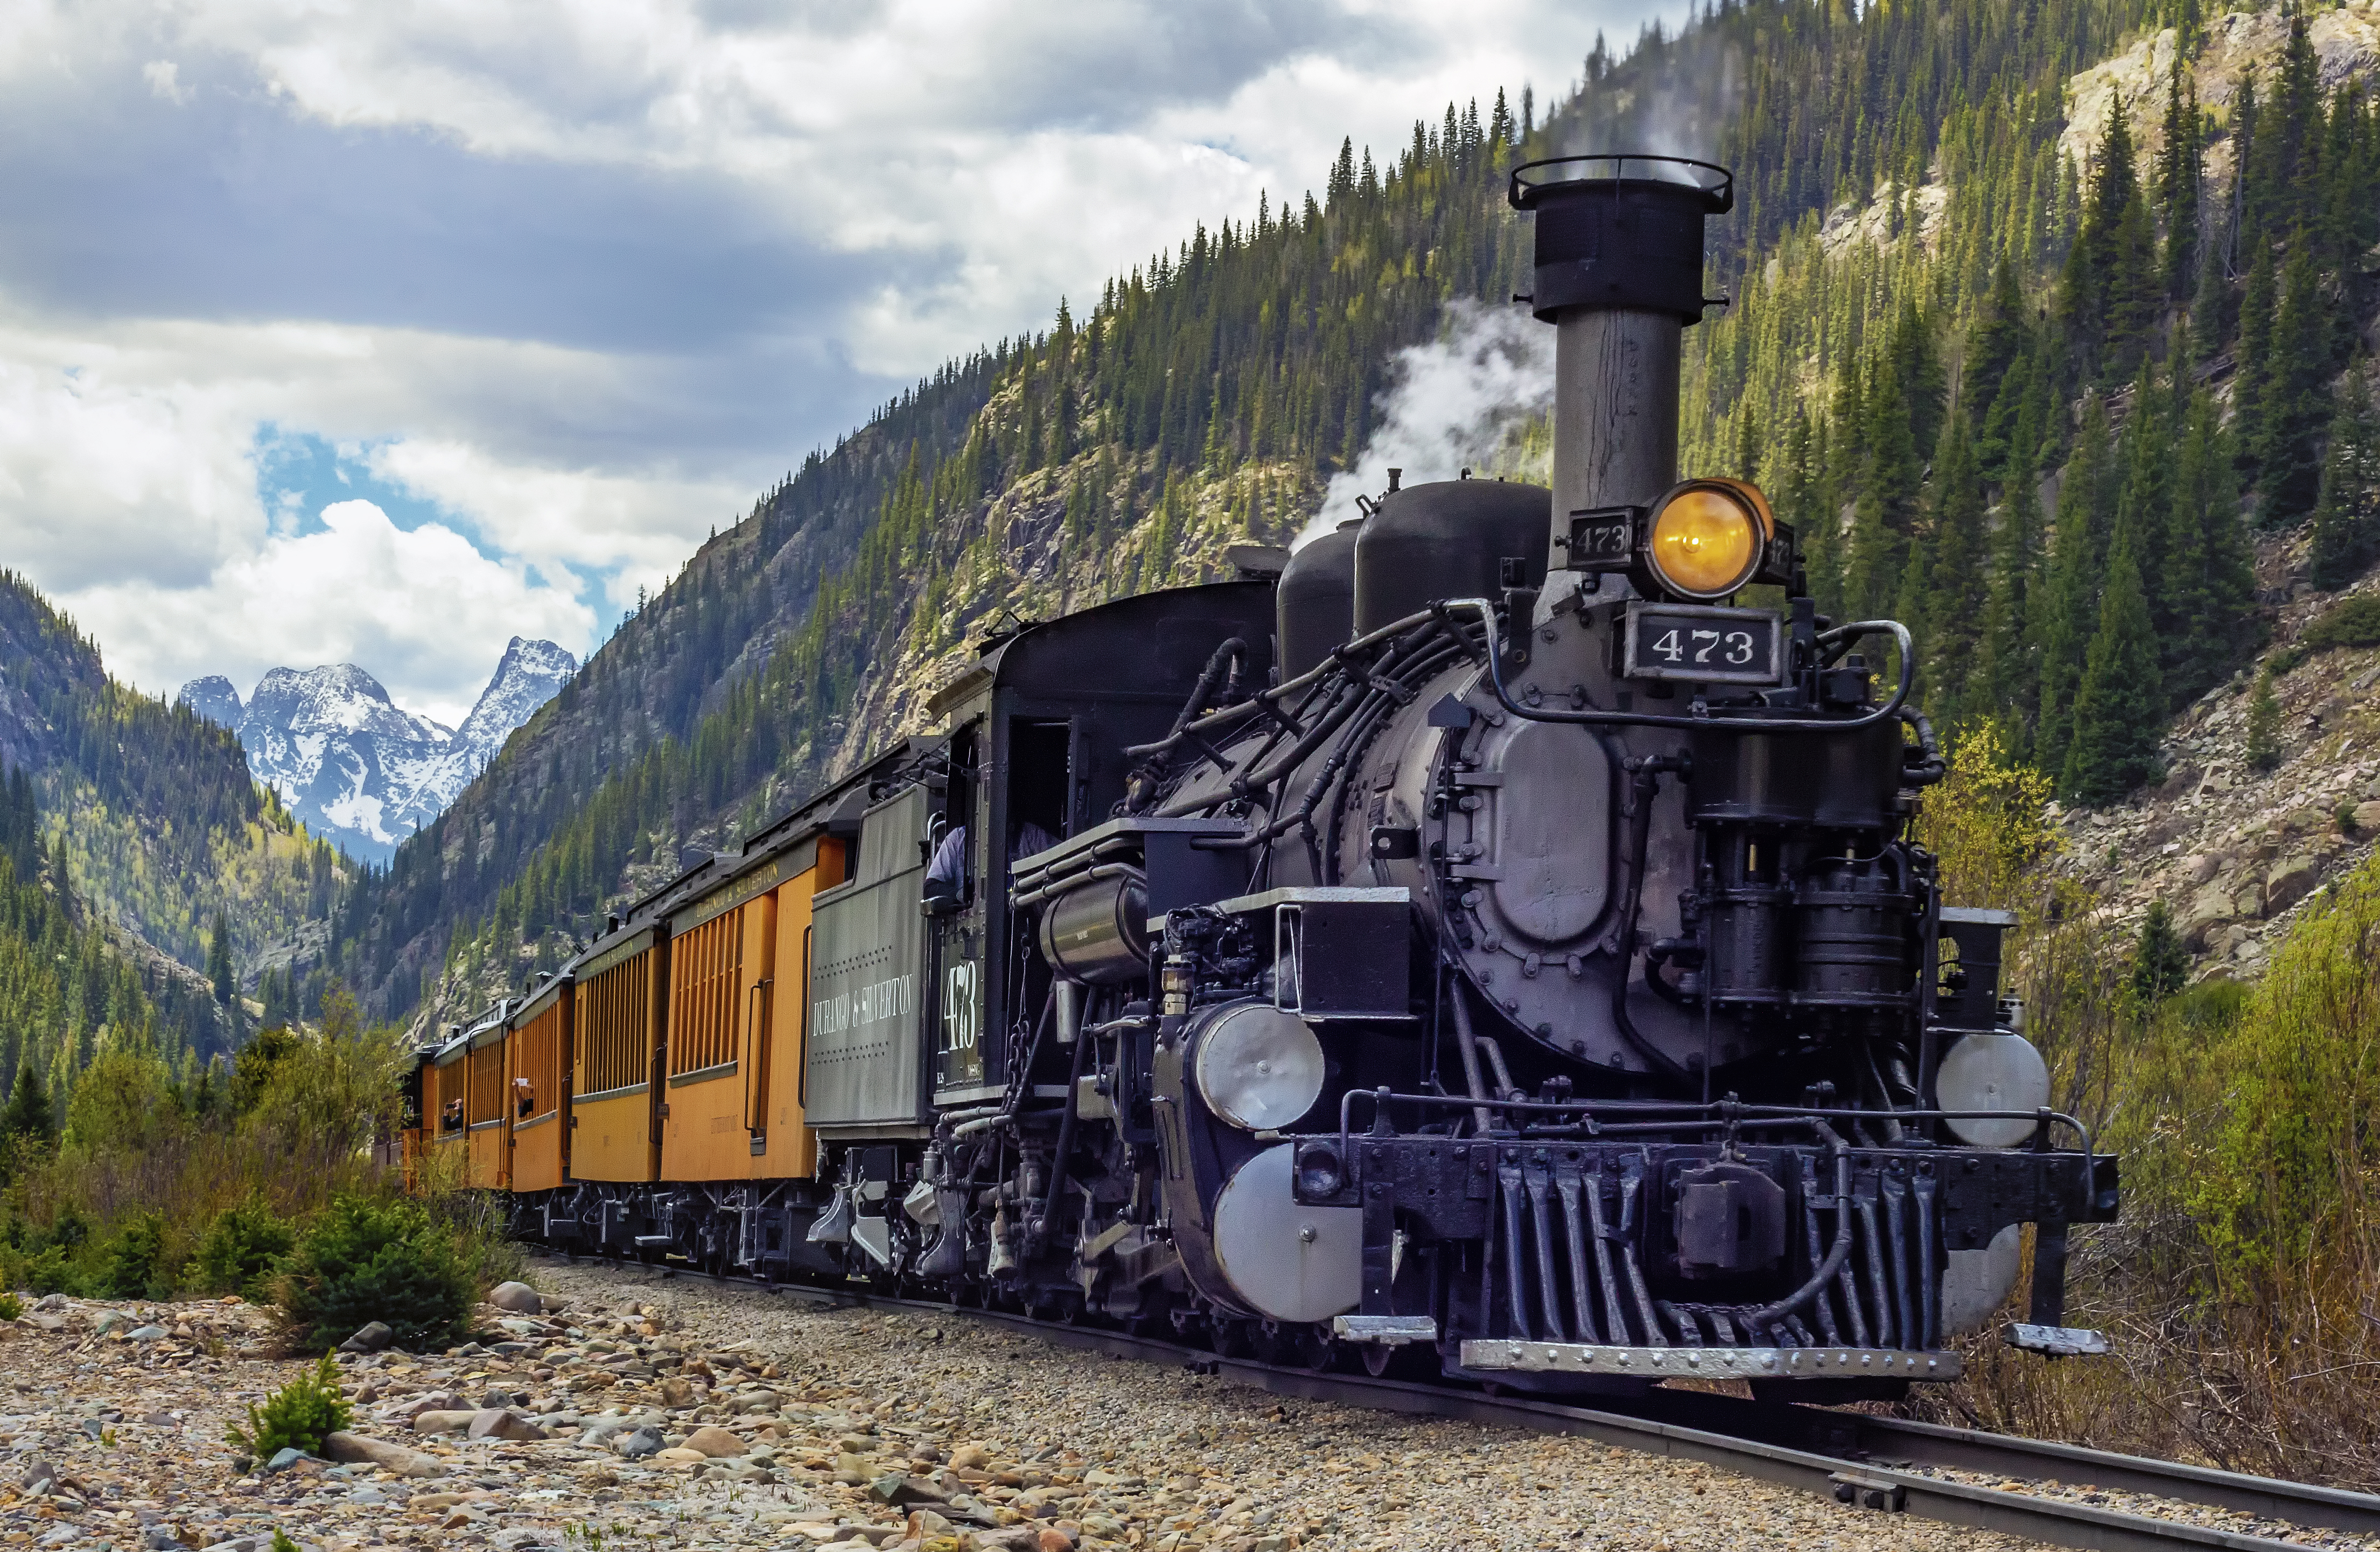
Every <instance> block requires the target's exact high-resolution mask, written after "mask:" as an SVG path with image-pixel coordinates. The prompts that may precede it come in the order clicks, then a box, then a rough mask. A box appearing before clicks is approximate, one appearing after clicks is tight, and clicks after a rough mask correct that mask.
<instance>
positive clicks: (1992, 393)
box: [1959, 253, 2029, 455]
mask: <svg viewBox="0 0 2380 1552" xmlns="http://www.w3.org/2000/svg"><path fill="white" fill-rule="evenodd" d="M2028 333H2029V331H2028V330H2027V329H2026V328H2025V321H2024V296H2023V293H2022V291H2020V290H2019V289H2018V287H2017V281H2016V264H2015V262H2014V261H2012V260H2011V259H2010V257H2009V256H2008V255H2007V254H2005V253H2003V254H2001V255H2000V261H1999V265H1998V268H1996V269H1995V270H1994V271H1993V272H1992V288H1991V290H1990V291H1989V292H1988V293H1986V294H1985V297H1984V300H1983V304H1982V305H1981V306H1980V307H1978V308H1977V309H1975V319H1974V321H1973V323H1972V324H1970V325H1969V326H1968V329H1967V353H1966V359H1965V362H1964V364H1963V366H1962V368H1961V374H1960V382H1959V397H1960V398H1961V400H1963V401H1965V402H1966V403H1968V404H1970V405H1976V406H1983V407H1984V408H1985V409H1986V410H1988V409H1989V408H1990V407H1991V406H1992V403H1993V401H1994V400H1995V399H1996V398H1998V395H1999V392H2000V385H2001V383H2002V382H2003V381H2004V380H2005V379H2006V378H2007V376H2008V374H2009V369H2010V368H2011V367H2013V366H2014V365H2015V364H2016V360H2017V357H2018V355H2019V354H2020V353H2021V352H2022V351H2023V349H2024V348H2025V344H2026V336H2027V334H2028ZM2003 434H2005V433H2003ZM2001 451H2002V454H2003V455H2005V452H2006V449H2005V446H2004V445H2003V447H2002V449H2001Z"/></svg>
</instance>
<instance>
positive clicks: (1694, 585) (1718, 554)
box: [1644, 479, 1777, 602]
mask: <svg viewBox="0 0 2380 1552" xmlns="http://www.w3.org/2000/svg"><path fill="white" fill-rule="evenodd" d="M1644 531H1645V561H1646V563H1647V564H1649V565H1650V566H1651V567H1652V570H1653V576H1654V577H1655V578H1656V579H1657V580H1658V582H1659V583H1660V585H1661V587H1662V588H1664V589H1665V590H1666V591H1668V592H1670V593H1672V594H1674V595H1676V596H1677V597H1679V598H1683V599H1693V600H1696V601H1698V602H1707V601H1709V600H1713V599H1723V598H1726V597H1728V596H1729V595H1730V594H1732V593H1735V592H1737V591H1739V590H1740V589H1742V588H1743V587H1744V586H1745V585H1747V584H1748V583H1750V582H1751V581H1752V580H1753V578H1754V576H1755V575H1756V574H1757V573H1758V572H1759V570H1760V567H1761V562H1762V560H1763V559H1764V558H1765V556H1766V554H1767V547H1768V541H1769V539H1770V538H1771V537H1772V536H1773V535H1774V534H1775V533H1776V531H1777V523H1776V519H1775V518H1774V517H1773V516H1771V515H1769V511H1768V503H1767V499H1766V498H1764V497H1763V496H1762V495H1761V493H1760V491H1759V489H1758V488H1757V487H1755V486H1754V485H1752V484H1750V483H1748V482H1746V481H1743V480H1737V479H1689V480H1687V481H1685V482H1684V483H1683V484H1681V485H1679V486H1677V487H1676V488H1675V489H1673V490H1671V491H1670V493H1669V494H1667V495H1665V496H1663V497H1662V498H1661V501H1660V503H1659V504H1658V505H1657V506H1656V507H1654V508H1653V511H1652V513H1651V515H1649V517H1648V518H1647V519H1646V521H1645V530H1644Z"/></svg>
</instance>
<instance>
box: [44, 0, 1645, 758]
mask: <svg viewBox="0 0 2380 1552" xmlns="http://www.w3.org/2000/svg"><path fill="white" fill-rule="evenodd" d="M1683 14H1684V8H1683V7H1682V6H1679V5H1676V4H1657V3H1654V0H1570V3H1567V4H1564V3H1560V0H1466V3H1465V4H1463V5H1459V6H1458V5H1449V4H1446V3H1445V0H1215V3H1208V4H1199V3H1194V0H1115V3H1113V4H1107V5H1097V6H1060V5H1051V4H1024V3H1014V0H982V3H978V4H965V5H959V4H945V3H935V0H892V3H870V0H833V3H820V0H766V3H763V0H686V3H678V4H668V3H662V0H508V3H506V4H502V5H489V4H486V3H485V0H423V3H412V0H280V3H277V4H264V3H261V0H180V3H175V0H154V3H135V0H123V3H117V0H0V565H6V566H8V567H10V568H12V569H14V570H16V571H18V573H20V574H22V575H24V576H27V577H28V578H29V579H30V581H31V582H32V584H33V585H34V586H36V587H38V588H41V589H42V591H43V592H44V593H46V594H48V595H49V597H50V598H51V599H52V600H53V601H54V602H55V603H57V604H59V605H60V606H61V607H63V608H64V609H66V610H67V612H68V613H70V614H72V615H73V616H74V617H75V618H76V620H77V622H78V623H79V624H80V625H81V626H82V627H83V629H84V630H85V631H86V632H88V633H89V634H91V635H92V636H94V637H96V638H97V639H98V641H99V643H100V645H101V649H102V650H103V652H104V654H105V655H106V659H107V662H108V665H109V667H110V669H111V670H112V671H113V672H114V673H115V674H116V675H117V676H118V677H121V678H125V679H128V680H129V681H130V682H132V683H134V684H136V685H139V686H140V687H141V688H142V689H144V690H148V691H150V692H152V693H157V694H165V695H171V694H172V693H173V691H174V690H175V688H176V686H178V685H180V684H181V683H182V682H183V681H185V680H187V679H189V678H192V677H196V676H199V675H200V674H209V673H220V674H224V675H226V676H228V677H229V678H230V679H231V681H232V682H233V684H234V685H236V686H237V688H238V690H239V692H240V694H241V695H242V696H243V697H245V696H246V695H247V694H248V693H249V690H250V689H251V688H252V687H253V686H254V685H255V683H256V680H257V679H258V678H259V677H260V676H261V674H262V673H263V672H264V671H265V670H266V669H268V668H271V667H274V666H288V667H295V668H305V667H310V666H312V665H314V664H317V663H324V662H343V661H344V662H355V663H358V664H360V665H361V666H362V667H364V668H365V669H366V670H367V671H369V672H370V673H372V674H373V675H374V676H375V677H377V678H379V679H380V680H381V682H382V683H383V684H384V685H387V686H388V688H389V690H390V692H391V693H392V695H393V696H394V697H395V699H396V701H397V703H398V704H400V705H402V706H406V707H407V708H408V709H414V710H418V711H421V712H424V713H426V714H428V715H430V716H432V717H435V718H437V719H438V720H439V721H443V722H446V723H449V724H450V725H451V724H452V723H455V722H456V721H460V720H461V719H462V717H463V716H464V714H465V713H466V712H468V709H469V708H470V704H471V701H472V700H473V698H474V697H476V696H477V694H478V692H479V690H480V687H481V685H483V684H484V683H485V682H486V680H487V678H488V675H489V674H490V673H492V670H493V668H494V666H495V663H496V661H497V660H498V658H499V657H500V656H501V655H502V653H503V650H504V643H505V641H506V640H507V639H508V638H509V637H513V636H516V635H518V636H527V637H547V638H550V639H552V640H554V641H558V642H560V643H561V644H562V645H563V646H565V647H566V648H568V649H571V650H572V651H574V652H576V653H578V654H579V655H580V656H582V657H583V656H585V655H586V654H587V653H588V652H589V650H591V649H593V648H594V647H595V646H596V645H597V644H598V643H600V641H601V638H602V637H604V636H605V635H607V634H608V633H609V631H610V630H611V629H612V627H613V624H615V623H616V622H617V620H618V619H619V617H620V615H621V613H622V612H623V611H624V610H625V609H627V608H630V607H633V606H634V604H635V602H636V599H637V591H638V589H639V588H657V587H658V586H659V585H660V584H661V583H662V581H664V580H665V579H666V578H667V577H668V576H670V575H672V574H673V573H674V572H675V570H676V569H677V568H678V566H679V565H680V564H682V563H683V562H684V560H685V559H686V556H687V555H688V554H690V553H691V552H693V550H694V548H695V547H696V546H697V545H698V544H699V543H700V542H701V541H702V540H703V539H704V537H705V536H706V535H707V534H708V533H709V532H710V530H711V529H712V528H713V527H718V526H722V525H725V524H728V523H732V522H734V521H735V518H736V517H737V516H738V515H740V514H742V513H744V512H746V511H748V510H749V508H750V506H751V504H752V503H753V501H754V499H755V498H756V496H757V495H758V494H759V492H760V491H762V490H763V489H765V488H766V487H767V486H768V485H769V484H770V483H771V482H772V481H773V480H774V479H777V478H778V477H779V476H781V475H782V474H783V473H784V472H785V471H787V470H790V469H792V468H794V467H797V466H798V465H799V463H800V461H801V459H802V457H803V456H804V455H805V454H807V452H808V451H809V450H810V449H812V448H814V447H819V446H822V445H831V444H832V442H833V440H834V438H835V436H836V435H837V434H839V433H840V432H843V431H845V430H850V429H851V428H853V427H855V426H856V425H858V424H859V423H861V422H862V421H864V420H865V419H866V418H867V417H868V412H869V411H870V409H871V408H873V406H876V405H878V404H880V403H882V402H883V401H884V400H885V399H887V398H888V397H890V396H891V395H892V394H895V393H897V392H898V391H899V390H900V388H901V387H902V386H903V385H904V384H905V383H908V382H914V381H916V380H917V378H919V377H921V376H923V375H925V374H926V373H928V372H929V371H930V370H932V369H933V368H934V367H935V365H936V364H938V363H939V362H941V361H942V360H944V359H946V358H950V357H952V356H953V355H962V354H965V352H967V351H969V350H971V349H972V348H974V347H975V346H977V345H979V344H983V343H987V342H990V341H992V340H996V339H999V338H1001V337H1002V336H1005V335H1011V334H1014V333H1022V332H1025V331H1027V330H1033V329H1039V328H1046V327H1047V326H1048V325H1049V322H1050V319H1051V318H1052V317H1053V316H1054V314H1055V312H1056V309H1057V305H1058V300H1059V298H1060V297H1062V296H1064V297H1070V298H1072V299H1073V301H1074V303H1075V307H1076V308H1077V309H1078V310H1079V309H1080V308H1081V307H1082V306H1083V304H1084V303H1085V302H1086V301H1087V300H1090V299H1095V298H1096V297H1097V296H1098V294H1099V288H1100V285H1101V283H1102V281H1103V280H1104V279H1106V278H1107V277H1108V276H1110V275H1112V274H1115V273H1119V272H1121V271H1123V270H1124V269H1127V268H1129V267H1130V266H1131V265H1133V264H1135V263H1136V262H1141V261H1145V260H1146V258H1147V255H1148V254H1149V253H1151V252H1152V251H1154V250H1155V249H1159V248H1160V247H1162V248H1166V249H1171V248H1172V246H1173V245H1174V244H1175V243H1176V242H1177V241H1178V240H1179V239H1180V238H1182V237H1183V236H1186V235H1187V234H1188V232H1189V230H1190V227H1191V224H1192V223H1193V222H1196V221H1205V222H1207V223H1208V224H1209V225H1210V226H1211V225H1212V224H1215V223H1216V222H1218V221H1220V219H1222V218H1224V217H1226V216H1229V217H1232V218H1234V219H1247V218H1249V217H1252V216H1253V215H1254V213H1255V212H1256V209H1257V200H1258V197H1259V195H1260V193H1268V192H1269V195H1270V196H1271V198H1272V200H1273V202H1274V203H1276V204H1279V203H1281V201H1282V200H1284V199H1288V200H1295V199H1296V198H1298V197H1300V196H1302V195H1303V194H1304V192H1305V190H1306V189H1308V188H1318V187H1319V185H1320V184H1321V182H1322V180H1323V176H1324V173H1325V170H1326V169H1327V167H1328V165H1329V163H1330V159H1331V158H1332V157H1333V156H1334V155H1335V154H1336V152H1337V150H1338V146H1339V142H1340V139H1341V137H1342V135H1352V136H1353V137H1354V139H1355V142H1356V144H1357V145H1358V146H1359V147H1360V146H1363V145H1366V144H1369V145H1371V146H1374V147H1376V148H1378V150H1379V151H1380V152H1381V153H1382V154H1383V155H1393V153H1394V152H1395V151H1396V150H1397V149H1398V148H1400V147H1401V146H1403V144H1404V143H1405V142H1406V141H1407V140H1408V139H1410V136H1411V132H1412V124H1413V121H1414V120H1415V118H1416V117H1427V118H1429V119H1430V120H1432V121H1433V122H1435V121H1436V120H1437V119H1438V117H1439V115H1441V114H1442V113H1443V111H1444V108H1445V105H1446V103H1448V102H1449V101H1450V100H1458V101H1467V100H1469V99H1471V98H1473V97H1476V98H1478V99H1479V100H1480V101H1481V104H1482V108H1483V111H1484V110H1485V107H1486V105H1487V103H1488V102H1489V101H1490V100H1492V99H1493V97H1494V94H1495V92H1496V91H1497V89H1498V88H1499V87H1501V88H1503V89H1504V90H1506V91H1508V92H1510V93H1512V99H1513V102H1514V103H1515V104H1516V107H1517V103H1518V101H1519V93H1520V91H1521V89H1522V87H1523V86H1524V85H1527V86H1531V87H1534V89H1535V91H1536V99H1537V102H1538V103H1539V104H1540V105H1541V108H1542V105H1543V104H1544V103H1547V102H1548V101H1551V100H1556V99H1559V98H1560V96H1562V95H1564V94H1565V93H1566V92H1567V91H1570V90H1571V89H1572V87H1573V83H1574V82H1575V81H1576V79H1578V76H1579V74H1580V70H1581V65H1582V61H1583V60H1584V58H1585V55H1586V54H1587V52H1588V50H1589V49H1591V48H1592V47H1593V46H1594V43H1595V40H1596V36H1597V32H1598V30H1600V31H1602V32H1604V33H1605V34H1606V35H1607V36H1608V37H1609V42H1610V45H1611V47H1612V49H1613V50H1614V51H1615V52H1624V50H1625V48H1626V47H1627V45H1628V44H1629V43H1630V42H1632V41H1633V39H1634V38H1635V36H1636V35H1637V32H1638V30H1639V29H1640V28H1641V27H1642V26H1643V25H1644V24H1645V22H1646V21H1647V20H1649V19H1651V18H1654V17H1655V16H1657V15H1658V16H1662V17H1665V18H1667V20H1668V21H1669V23H1670V25H1672V26H1674V24H1675V22H1676V21H1677V19H1678V18H1680V17H1681V16H1682V15H1683Z"/></svg>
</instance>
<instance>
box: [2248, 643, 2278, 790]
mask: <svg viewBox="0 0 2380 1552" xmlns="http://www.w3.org/2000/svg"><path fill="white" fill-rule="evenodd" d="M2245 752H2246V754H2247V757H2248V763H2249V764H2250V765H2251V766H2253V767H2254V768H2255V769H2256V770H2272V769H2273V767H2275V766H2277V765H2278V764H2280V763H2281V699H2280V697H2278V696H2277V695H2275V694H2274V693H2273V670H2272V665H2271V664H2269V663H2268V664H2266V665H2265V669H2264V671H2263V672H2262V673H2258V674H2257V675H2256V692H2255V695H2254V696H2253V697H2252V698H2251V699H2250V700H2249V702H2248V746H2247V749H2246V751H2245Z"/></svg>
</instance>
